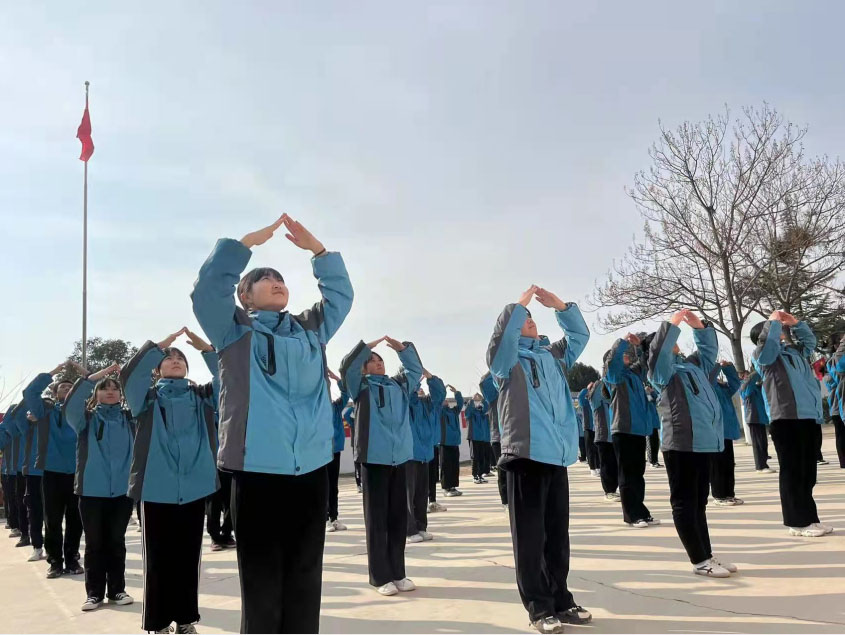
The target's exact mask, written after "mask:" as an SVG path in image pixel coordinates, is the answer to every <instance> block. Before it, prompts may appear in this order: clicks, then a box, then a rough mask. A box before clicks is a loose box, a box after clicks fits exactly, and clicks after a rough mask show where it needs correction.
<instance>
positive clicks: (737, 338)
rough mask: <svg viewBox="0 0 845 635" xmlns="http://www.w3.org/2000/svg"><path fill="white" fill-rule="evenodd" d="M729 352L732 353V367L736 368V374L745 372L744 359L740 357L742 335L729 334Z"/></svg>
mask: <svg viewBox="0 0 845 635" xmlns="http://www.w3.org/2000/svg"><path fill="white" fill-rule="evenodd" d="M730 339H731V352H733V356H734V366H736V370H737V372H739V373H741V372H744V371H745V357H743V355H742V335H741V334H736V335H735V334H733V333H732V334H731V338H730Z"/></svg>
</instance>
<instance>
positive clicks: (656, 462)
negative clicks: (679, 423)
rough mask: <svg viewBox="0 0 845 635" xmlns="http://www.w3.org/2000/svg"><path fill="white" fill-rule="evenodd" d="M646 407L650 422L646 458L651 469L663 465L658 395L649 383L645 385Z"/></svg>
mask: <svg viewBox="0 0 845 635" xmlns="http://www.w3.org/2000/svg"><path fill="white" fill-rule="evenodd" d="M645 396H646V409H647V412H648V420H649V421H650V422H651V434H650V435H648V444H647V445H646V458H647V459H648V463H649V465H650V466H651V468H652V469H653V470H656V469H657V468H660V467H663V466H662V465H661V464H660V456H659V454H660V415H658V414H657V400H658V399H659V398H660V395H659V394H658V393H657V391H656V390H655V389H654V386H652V385H651V384H646V386H645Z"/></svg>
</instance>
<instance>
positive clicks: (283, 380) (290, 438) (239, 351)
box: [191, 238, 353, 475]
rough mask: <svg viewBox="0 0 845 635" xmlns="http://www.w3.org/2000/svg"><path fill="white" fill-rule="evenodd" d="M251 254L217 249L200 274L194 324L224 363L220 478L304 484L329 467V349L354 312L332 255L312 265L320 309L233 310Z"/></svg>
mask: <svg viewBox="0 0 845 635" xmlns="http://www.w3.org/2000/svg"><path fill="white" fill-rule="evenodd" d="M251 256H252V252H251V251H250V250H249V249H248V248H247V247H245V246H244V245H243V243H241V242H240V241H238V240H232V239H229V238H224V239H221V240H219V241H217V244H216V245H215V247H214V250H213V251H212V252H211V255H210V256H209V257H208V259H207V260H206V261H205V263H203V265H202V267H201V268H200V271H199V275H198V277H197V281H196V282H195V283H194V290H193V292H192V293H191V299H192V300H193V305H194V315H196V317H197V320H198V321H199V323H200V325H201V326H202V328H203V330H204V331H205V333H206V335H207V336H208V338H209V340H210V341H211V344H212V346H214V348H215V349H216V350H217V351H218V352H219V354H220V383H221V387H220V411H219V414H220V452H219V454H218V457H217V464H218V465H219V466H220V467H221V468H223V469H226V470H236V471H246V472H264V473H270V474H292V475H301V474H307V473H309V472H312V471H314V470H316V469H317V468H320V467H322V466H324V465H326V464H327V463H328V462H329V461H331V459H332V450H333V445H332V437H333V424H332V406H331V396H330V392H329V383H328V379H327V375H326V355H325V347H326V344H327V343H328V341H329V340H330V339H331V338H332V336H333V335H334V334H335V333H336V332H337V330H338V329H339V328H340V325H341V324H342V323H343V320H344V319H345V318H346V316H347V314H348V313H349V309H350V308H351V306H352V296H353V293H352V285H351V284H350V282H349V276H348V274H347V273H346V267H345V265H344V264H343V259H342V258H341V257H340V254H338V253H331V252H328V253H325V254H323V255H321V256H318V257H314V258H312V259H311V264H312V267H313V270H314V276H315V277H316V278H317V281H318V287H319V289H320V294H321V295H322V299H321V300H320V301H319V302H317V303H316V304H315V305H314V306H313V307H312V308H311V309H308V310H307V311H303V312H302V313H300V314H298V315H293V314H291V313H289V312H287V311H282V312H281V313H278V312H275V311H251V312H249V313H247V312H246V311H244V310H243V309H241V308H239V307H237V306H236V305H235V291H236V288H237V285H238V282H239V279H240V274H241V272H243V270H244V269H245V268H246V266H247V264H248V263H249V259H250V257H251Z"/></svg>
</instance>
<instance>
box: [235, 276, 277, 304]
mask: <svg viewBox="0 0 845 635" xmlns="http://www.w3.org/2000/svg"><path fill="white" fill-rule="evenodd" d="M267 276H269V277H271V278H273V279H275V280H278V281H279V282H284V281H285V278H284V276H282V274H280V273H279V272H278V271H276V270H275V269H273V268H272V267H256V268H255V269H253V270H252V271H248V272H247V273H246V275H244V277H243V278H241V281H240V282H239V283H238V300H239V301H240V303H241V305H243V300H241V296H242V295H243V294H244V293H249V292H250V291H252V285H254V284H255V283H256V282H258V281H259V280H261V278H264V277H267ZM244 308H246V307H245V306H244Z"/></svg>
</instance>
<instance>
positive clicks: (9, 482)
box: [0, 404, 29, 538]
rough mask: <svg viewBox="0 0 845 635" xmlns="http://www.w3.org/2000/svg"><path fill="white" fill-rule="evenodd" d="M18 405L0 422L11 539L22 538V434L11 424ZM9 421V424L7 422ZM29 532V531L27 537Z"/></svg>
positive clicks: (0, 441) (4, 492) (7, 515)
mask: <svg viewBox="0 0 845 635" xmlns="http://www.w3.org/2000/svg"><path fill="white" fill-rule="evenodd" d="M16 405H17V404H11V405H10V406H9V408H8V410H7V411H6V413H5V415H4V416H3V420H2V421H0V450H2V452H3V471H2V476H3V479H2V482H3V505H4V506H5V511H6V529H8V530H9V538H20V537H21V536H22V535H23V532H22V531H21V529H20V528H21V520H20V515H19V514H18V488H17V474H18V463H19V461H20V434H18V429H17V426H13V425H12V422H11V415H12V410H14V408H15V406H16ZM7 419H8V422H6V421H7ZM28 534H29V530H28V529H27V535H28Z"/></svg>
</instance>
